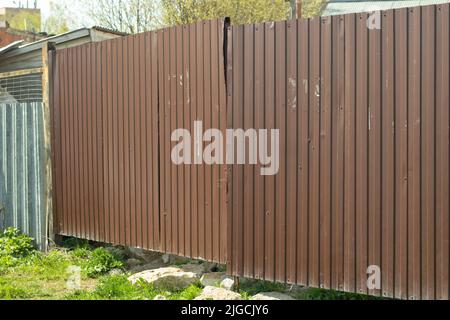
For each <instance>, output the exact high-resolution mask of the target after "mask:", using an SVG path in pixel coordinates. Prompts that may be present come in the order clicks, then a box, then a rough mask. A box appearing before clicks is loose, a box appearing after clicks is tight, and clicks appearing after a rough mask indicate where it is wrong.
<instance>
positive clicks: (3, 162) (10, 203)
mask: <svg viewBox="0 0 450 320" xmlns="http://www.w3.org/2000/svg"><path fill="white" fill-rule="evenodd" d="M42 112H43V104H42V103H41V102H34V103H22V104H0V229H3V228H5V227H9V226H14V227H17V228H18V229H20V230H21V231H22V232H25V233H27V234H29V235H31V236H32V237H33V238H34V239H35V240H36V243H37V244H38V246H39V247H40V248H41V249H42V248H43V247H44V243H45V237H46V235H45V233H46V228H45V206H44V203H45V202H44V196H45V183H46V182H45V174H44V165H45V164H44V163H45V161H44V126H43V114H42Z"/></svg>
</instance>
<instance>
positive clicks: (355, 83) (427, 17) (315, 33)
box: [228, 5, 450, 299]
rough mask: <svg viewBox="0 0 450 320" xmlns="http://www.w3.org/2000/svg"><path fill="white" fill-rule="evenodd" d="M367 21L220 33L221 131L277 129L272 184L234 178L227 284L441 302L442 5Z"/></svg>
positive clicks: (444, 245)
mask: <svg viewBox="0 0 450 320" xmlns="http://www.w3.org/2000/svg"><path fill="white" fill-rule="evenodd" d="M368 18H369V14H367V13H361V14H350V15H345V16H334V17H324V18H315V19H312V20H298V21H287V22H276V23H265V24H256V25H248V26H237V27H233V28H232V29H231V30H230V31H229V39H228V41H229V42H230V44H231V46H232V47H231V48H230V49H229V52H230V58H229V60H228V69H229V70H231V71H230V72H229V76H228V78H229V79H231V81H230V82H229V83H228V85H229V86H228V90H229V94H230V95H231V96H232V99H230V100H229V106H230V107H229V122H228V127H232V128H237V127H239V128H245V129H248V128H279V129H280V143H279V145H280V171H279V173H278V174H277V175H275V176H261V175H260V174H259V166H250V165H244V166H230V170H231V171H232V174H231V175H230V177H229V179H228V183H229V190H230V195H229V196H230V206H229V207H228V209H229V219H230V220H229V226H230V229H231V232H230V237H229V239H228V248H229V250H230V253H229V264H228V267H229V268H228V271H229V272H230V273H231V274H233V275H237V276H247V277H254V278H261V279H267V280H276V281H280V282H288V283H297V284H302V285H308V286H313V287H323V288H334V289H339V290H345V291H353V292H361V293H366V292H368V293H370V294H374V295H383V296H389V297H397V298H411V299H418V298H419V299H420V298H423V299H435V298H436V299H448V297H449V295H448V292H449V278H448V271H449V264H448V263H449V244H448V238H449V233H448V232H449V219H448V216H449V200H448V198H449V160H450V159H449V90H450V88H449V5H440V6H428V7H423V8H420V7H417V8H410V9H400V10H391V11H385V12H381V14H380V20H379V21H380V28H379V29H377V28H374V29H369V28H368V27H367V20H368ZM372 18H374V17H372ZM375 18H376V17H375ZM370 265H377V266H379V267H380V268H381V275H382V281H381V290H367V285H366V282H367V279H368V275H367V268H368V266H370Z"/></svg>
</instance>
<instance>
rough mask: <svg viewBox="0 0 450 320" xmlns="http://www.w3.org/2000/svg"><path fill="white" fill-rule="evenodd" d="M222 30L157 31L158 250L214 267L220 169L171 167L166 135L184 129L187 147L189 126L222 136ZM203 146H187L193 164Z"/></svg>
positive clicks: (220, 233) (218, 253)
mask: <svg viewBox="0 0 450 320" xmlns="http://www.w3.org/2000/svg"><path fill="white" fill-rule="evenodd" d="M224 27H225V25H224V21H223V20H222V21H218V20H214V21H210V22H200V23H197V24H194V25H190V26H179V27H175V28H169V29H164V30H162V31H159V32H158V65H159V80H160V82H159V97H160V100H159V101H160V155H161V158H160V175H161V179H160V182H161V200H160V201H161V250H162V251H164V252H170V253H174V254H178V255H182V256H188V257H195V258H203V259H206V260H210V261H217V262H226V236H227V235H226V232H227V228H226V226H227V223H226V215H227V211H226V177H225V175H226V171H225V169H226V168H225V166H222V165H219V164H213V165H206V164H204V163H203V164H201V165H194V164H192V165H175V164H174V163H173V162H172V160H171V150H172V148H173V147H174V146H175V144H176V142H171V133H172V132H173V130H175V129H177V128H184V129H187V130H188V131H189V132H190V133H191V136H192V142H193V145H194V135H195V133H194V121H201V122H202V126H203V131H206V130H208V129H210V128H216V129H220V130H221V131H222V132H223V133H225V129H226V92H225V91H226V87H225V75H224V70H225V65H224V51H223V50H224ZM200 134H201V136H200V138H202V136H203V132H201V133H200ZM186 138H187V137H186V136H184V137H183V139H186ZM205 147H206V143H203V146H202V147H200V148H197V146H195V147H193V148H195V150H192V151H193V153H192V154H193V157H194V158H193V159H192V162H193V163H194V161H202V157H203V150H204V148H205Z"/></svg>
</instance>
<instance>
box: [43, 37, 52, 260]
mask: <svg viewBox="0 0 450 320" xmlns="http://www.w3.org/2000/svg"><path fill="white" fill-rule="evenodd" d="M53 48H54V45H53V44H52V43H50V42H45V43H44V44H43V46H42V105H43V113H42V114H43V124H44V150H45V154H44V157H45V160H44V161H45V199H44V201H45V202H44V206H45V228H46V230H45V236H46V239H45V241H44V247H43V249H44V250H45V251H47V250H48V244H49V241H53V239H54V232H53V180H52V147H51V145H52V144H51V139H52V135H51V129H52V128H51V116H50V68H51V65H50V61H49V51H50V50H51V49H53Z"/></svg>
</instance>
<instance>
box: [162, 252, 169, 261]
mask: <svg viewBox="0 0 450 320" xmlns="http://www.w3.org/2000/svg"><path fill="white" fill-rule="evenodd" d="M161 259H162V261H163V262H164V263H169V261H170V254H167V253H165V254H163V255H162V257H161Z"/></svg>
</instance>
